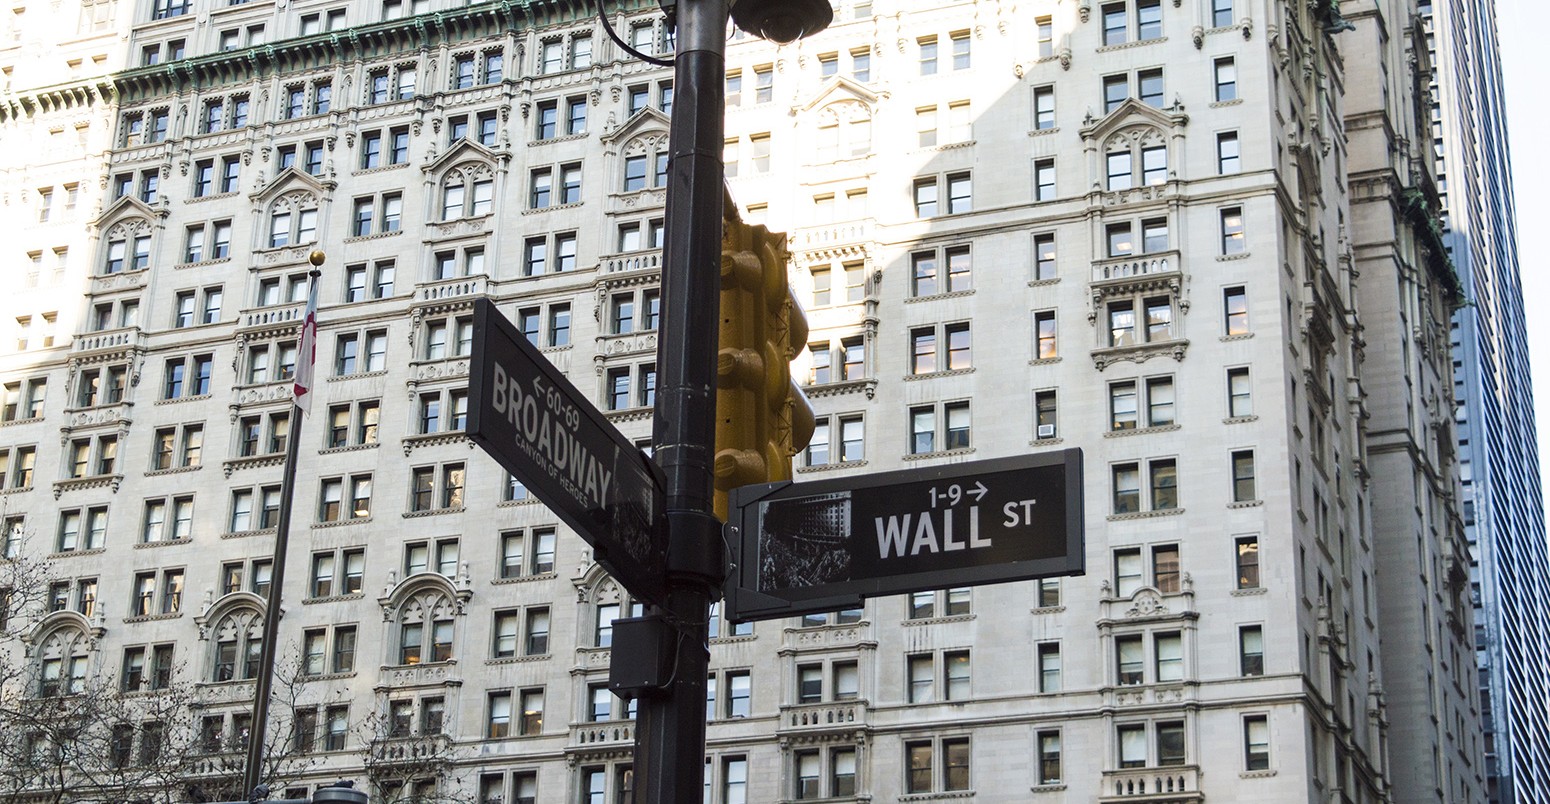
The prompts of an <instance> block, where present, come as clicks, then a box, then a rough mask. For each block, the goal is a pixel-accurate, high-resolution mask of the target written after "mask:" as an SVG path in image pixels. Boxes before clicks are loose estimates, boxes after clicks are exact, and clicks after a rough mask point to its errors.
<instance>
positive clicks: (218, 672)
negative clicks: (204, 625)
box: [210, 608, 264, 681]
mask: <svg viewBox="0 0 1550 804" xmlns="http://www.w3.org/2000/svg"><path fill="white" fill-rule="evenodd" d="M211 634H212V640H213V641H214V642H215V651H214V655H213V656H212V657H211V658H212V662H211V666H210V680H211V681H238V680H245V679H250V678H255V677H257V676H258V663H259V656H260V654H261V652H262V651H263V636H264V615H263V614H262V613H261V612H259V611H258V610H257V609H250V608H241V609H237V610H235V611H232V612H230V613H228V614H226V615H225V616H224V617H222V618H221V619H220V620H218V621H217V622H216V624H215V629H214V630H213V631H212V632H211Z"/></svg>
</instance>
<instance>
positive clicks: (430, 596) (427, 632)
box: [393, 588, 458, 665]
mask: <svg viewBox="0 0 1550 804" xmlns="http://www.w3.org/2000/svg"><path fill="white" fill-rule="evenodd" d="M457 613H458V612H457V605H456V604H455V603H454V602H453V600H452V599H451V598H449V597H447V596H446V594H444V593H443V592H442V591H441V590H440V589H438V588H428V589H425V590H423V591H421V592H418V593H416V594H414V595H413V596H412V597H410V598H409V599H408V600H406V601H404V602H403V603H401V604H400V605H399V606H398V616H397V617H396V618H394V620H393V622H394V623H395V624H396V626H397V634H396V642H397V649H398V653H397V659H396V661H397V663H398V664H401V665H411V664H423V663H426V662H446V661H451V660H452V655H453V651H452V644H453V636H454V627H453V623H454V620H453V618H454V617H455V616H456V614H457Z"/></svg>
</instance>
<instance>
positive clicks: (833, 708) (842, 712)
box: [780, 701, 867, 731]
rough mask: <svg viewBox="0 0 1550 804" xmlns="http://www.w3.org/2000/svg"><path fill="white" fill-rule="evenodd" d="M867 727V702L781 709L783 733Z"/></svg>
mask: <svg viewBox="0 0 1550 804" xmlns="http://www.w3.org/2000/svg"><path fill="white" fill-rule="evenodd" d="M866 725H867V704H866V702H865V701H833V702H830V703H817V704H799V705H797V706H787V707H782V708H781V713H780V730H781V731H816V730H822V729H855V728H863V727H865V726H866Z"/></svg>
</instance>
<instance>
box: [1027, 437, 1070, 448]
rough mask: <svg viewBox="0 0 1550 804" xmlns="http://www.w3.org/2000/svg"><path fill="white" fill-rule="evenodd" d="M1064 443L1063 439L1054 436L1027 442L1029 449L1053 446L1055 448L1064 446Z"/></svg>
mask: <svg viewBox="0 0 1550 804" xmlns="http://www.w3.org/2000/svg"><path fill="white" fill-rule="evenodd" d="M1064 443H1066V440H1065V439H1064V438H1061V437H1059V436H1055V437H1051V438H1035V439H1034V440H1032V441H1029V442H1028V446H1030V447H1053V446H1056V445H1058V444H1064Z"/></svg>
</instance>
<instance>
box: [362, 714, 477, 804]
mask: <svg viewBox="0 0 1550 804" xmlns="http://www.w3.org/2000/svg"><path fill="white" fill-rule="evenodd" d="M420 725H421V727H420V728H419V729H414V728H412V724H411V722H410V721H409V719H408V716H407V715H405V714H403V713H401V712H395V711H394V710H393V709H392V708H391V704H389V709H388V710H387V711H386V712H381V711H378V712H373V713H372V714H370V715H368V716H367V717H366V718H365V719H363V720H362V721H361V723H360V725H359V726H358V727H357V729H356V736H357V740H358V742H359V744H360V745H361V761H362V764H363V765H364V769H365V774H366V781H367V782H368V783H369V785H370V787H369V793H370V795H371V801H372V804H473V802H474V801H475V800H476V798H477V794H476V792H475V791H473V790H472V789H471V786H469V785H467V784H465V781H466V780H465V779H464V777H463V774H461V773H459V772H458V768H457V764H458V760H460V759H461V758H462V755H463V753H464V752H463V751H462V750H460V749H459V748H458V746H457V744H456V743H455V742H454V741H453V739H452V737H451V736H450V735H448V734H445V733H443V731H442V729H441V723H440V722H439V717H438V718H436V719H435V722H429V723H427V722H426V721H425V719H424V718H423V717H422V722H421V724H420Z"/></svg>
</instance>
